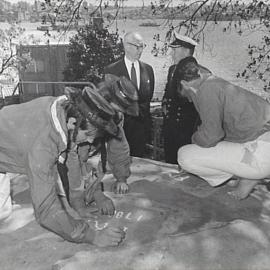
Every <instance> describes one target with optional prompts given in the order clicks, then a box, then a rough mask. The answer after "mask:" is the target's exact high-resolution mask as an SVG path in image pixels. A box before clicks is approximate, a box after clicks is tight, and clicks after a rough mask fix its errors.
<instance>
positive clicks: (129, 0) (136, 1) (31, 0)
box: [6, 0, 155, 6]
mask: <svg viewBox="0 0 270 270" xmlns="http://www.w3.org/2000/svg"><path fill="white" fill-rule="evenodd" d="M6 1H9V2H11V3H17V2H19V1H24V2H28V3H30V4H32V3H34V2H35V0H6ZM152 1H153V2H155V0H144V3H145V5H148V4H150V2H152ZM88 2H90V3H92V4H94V3H97V2H98V1H96V0H88ZM104 2H106V0H104ZM126 3H127V4H129V5H132V6H135V5H139V6H141V4H142V0H127V1H126Z"/></svg>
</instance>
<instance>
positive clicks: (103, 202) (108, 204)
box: [94, 191, 115, 216]
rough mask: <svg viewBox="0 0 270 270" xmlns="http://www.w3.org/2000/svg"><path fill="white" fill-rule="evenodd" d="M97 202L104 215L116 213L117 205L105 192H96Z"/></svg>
mask: <svg viewBox="0 0 270 270" xmlns="http://www.w3.org/2000/svg"><path fill="white" fill-rule="evenodd" d="M94 198H95V202H96V204H97V207H98V209H99V212H100V213H101V214H102V215H110V216H112V215H114V211H115V207H114V204H113V202H112V200H111V199H110V198H108V197H107V196H105V195H104V194H103V192H101V191H98V192H96V193H95V194H94Z"/></svg>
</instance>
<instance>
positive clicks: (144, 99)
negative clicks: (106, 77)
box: [104, 58, 155, 118]
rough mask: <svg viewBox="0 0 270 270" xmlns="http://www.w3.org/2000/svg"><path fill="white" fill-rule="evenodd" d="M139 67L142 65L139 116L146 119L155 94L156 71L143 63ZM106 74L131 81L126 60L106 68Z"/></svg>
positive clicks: (140, 62)
mask: <svg viewBox="0 0 270 270" xmlns="http://www.w3.org/2000/svg"><path fill="white" fill-rule="evenodd" d="M139 65H140V87H139V89H138V96H139V101H138V103H139V110H140V112H139V116H140V117H142V118H144V117H148V116H149V114H150V101H151V99H152V97H153V93H154V86H155V80H154V71H153V68H152V67H151V66H150V65H148V64H146V63H144V62H142V61H139ZM104 73H105V74H113V75H116V76H119V77H120V76H125V77H127V78H128V79H130V78H129V75H128V70H127V68H126V65H125V61H124V58H122V59H120V60H119V61H117V62H115V63H112V64H110V65H109V66H107V67H105V69H104Z"/></svg>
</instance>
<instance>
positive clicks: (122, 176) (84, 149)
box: [66, 74, 139, 216]
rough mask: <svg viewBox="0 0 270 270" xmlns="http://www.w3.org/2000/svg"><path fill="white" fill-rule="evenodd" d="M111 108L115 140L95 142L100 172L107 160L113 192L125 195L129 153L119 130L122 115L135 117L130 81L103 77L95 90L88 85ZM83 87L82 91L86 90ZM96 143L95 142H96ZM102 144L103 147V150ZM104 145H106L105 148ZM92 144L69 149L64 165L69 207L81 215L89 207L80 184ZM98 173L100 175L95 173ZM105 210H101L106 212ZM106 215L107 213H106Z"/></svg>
mask: <svg viewBox="0 0 270 270" xmlns="http://www.w3.org/2000/svg"><path fill="white" fill-rule="evenodd" d="M92 87H93V88H94V89H95V91H96V92H98V93H99V94H100V95H101V96H102V97H104V99H105V100H106V101H107V102H108V103H109V104H110V105H111V107H112V108H113V109H114V122H115V123H117V125H118V129H119V132H118V136H117V138H114V137H110V138H108V139H107V140H102V141H99V146H101V161H102V165H103V166H102V170H103V172H105V170H106V167H105V166H106V164H103V163H104V162H105V163H106V161H108V164H109V167H110V169H111V171H112V174H113V175H114V177H115V179H116V182H115V183H114V184H113V186H112V190H113V191H114V192H115V193H120V194H124V193H127V192H128V189H129V187H128V184H127V179H128V177H129V176H130V173H131V172H130V165H131V159H130V152H129V145H128V142H127V140H126V137H125V134H124V131H123V113H127V114H129V115H133V116H136V115H138V110H139V108H138V103H137V100H138V94H137V89H136V88H135V86H134V85H133V84H132V82H131V81H130V80H129V79H127V78H126V77H124V76H122V77H120V78H119V77H117V76H115V75H111V74H107V75H106V78H105V81H104V82H102V83H100V84H99V85H98V87H97V88H96V87H95V86H92ZM87 88H88V87H86V88H85V89H87ZM96 142H97V141H96ZM103 144H104V147H103ZM105 144H106V146H105ZM92 148H93V145H91V144H89V143H84V144H80V145H79V147H77V146H75V147H73V149H70V151H69V154H68V157H67V161H66V163H67V165H68V167H69V168H72V170H69V173H68V175H67V176H66V177H68V180H67V181H69V192H67V193H68V194H70V198H68V199H69V202H70V205H71V206H72V207H73V208H74V209H75V210H76V211H77V212H78V213H79V214H80V215H81V216H87V215H89V208H87V207H86V204H85V199H84V197H83V196H82V193H83V192H84V182H85V181H88V180H89V179H88V178H89V171H88V170H87V167H86V165H87V161H88V159H89V152H90V151H91V150H92ZM99 173H102V172H99ZM109 210H110V208H109V209H106V208H105V209H103V211H105V213H107V212H108V211H109ZM109 212H110V211H109Z"/></svg>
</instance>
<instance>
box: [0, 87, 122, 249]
mask: <svg viewBox="0 0 270 270" xmlns="http://www.w3.org/2000/svg"><path fill="white" fill-rule="evenodd" d="M113 116H114V110H113V109H112V107H111V106H110V105H109V103H107V102H106V100H105V99H103V98H102V97H100V96H99V95H98V94H96V93H93V91H90V90H88V89H85V90H84V91H68V92H67V93H66V95H63V96H60V97H42V98H38V99H35V100H32V101H30V102H27V103H24V104H19V105H10V106H7V107H4V108H3V109H1V110H0V123H1V128H0V136H1V141H0V171H1V172H3V173H6V172H8V173H18V174H25V175H27V176H28V178H29V182H30V191H31V198H32V203H33V207H34V213H35V217H36V220H37V221H38V223H39V224H40V225H41V226H43V227H45V228H47V229H48V230H50V231H53V232H55V233H56V234H58V235H60V236H61V237H63V238H64V239H66V240H68V241H72V242H77V243H92V244H94V245H97V246H100V247H106V246H117V245H118V244H119V243H120V242H122V240H123V239H124V236H125V234H124V232H123V230H122V229H120V228H117V227H108V228H105V229H104V230H101V231H95V230H93V229H92V228H90V227H89V225H88V223H87V222H85V221H84V220H82V219H78V218H76V219H75V218H74V217H73V216H71V215H70V214H69V213H68V211H67V209H66V208H65V206H64V204H63V203H62V202H61V197H59V196H58V193H59V188H58V187H60V189H61V183H63V180H62V179H61V180H60V178H61V174H63V173H62V172H61V173H59V170H58V167H59V160H61V159H65V157H61V155H62V154H63V153H65V151H66V149H67V147H68V145H69V144H70V143H71V140H73V143H75V144H80V143H83V142H90V143H92V142H93V140H94V139H95V138H97V137H99V136H104V135H105V136H107V135H108V134H109V135H110V136H115V137H117V135H118V127H117V125H116V124H115V122H114V121H113ZM69 133H72V136H70V134H69ZM0 181H1V183H0V188H1V187H2V186H6V183H9V179H8V177H6V176H5V175H4V174H3V175H2V177H0ZM58 183H60V185H59V184H58ZM62 191H63V190H62ZM3 192H4V193H5V196H1V197H2V198H4V197H6V198H8V197H9V196H8V195H9V194H7V192H9V188H7V187H5V188H4V189H3V190H0V193H1V195H3ZM63 192H64V191H63ZM97 192H98V194H99V196H97V197H98V198H99V199H100V200H97V201H96V203H97V204H104V203H105V204H106V205H107V203H108V202H109V204H110V206H109V207H112V208H113V204H112V202H111V201H110V199H109V198H106V197H105V195H104V194H102V195H101V196H100V194H101V193H100V190H98V189H97ZM93 193H95V191H94V192H93ZM94 199H95V195H94ZM2 201H3V200H2ZM3 202H4V203H2V205H0V207H1V206H3V207H4V208H5V209H7V207H6V204H5V202H10V200H8V199H6V200H5V201H3ZM101 207H102V206H101ZM113 209H114V208H113ZM1 210H2V209H0V214H1Z"/></svg>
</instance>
